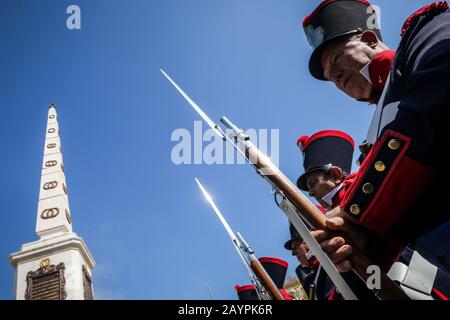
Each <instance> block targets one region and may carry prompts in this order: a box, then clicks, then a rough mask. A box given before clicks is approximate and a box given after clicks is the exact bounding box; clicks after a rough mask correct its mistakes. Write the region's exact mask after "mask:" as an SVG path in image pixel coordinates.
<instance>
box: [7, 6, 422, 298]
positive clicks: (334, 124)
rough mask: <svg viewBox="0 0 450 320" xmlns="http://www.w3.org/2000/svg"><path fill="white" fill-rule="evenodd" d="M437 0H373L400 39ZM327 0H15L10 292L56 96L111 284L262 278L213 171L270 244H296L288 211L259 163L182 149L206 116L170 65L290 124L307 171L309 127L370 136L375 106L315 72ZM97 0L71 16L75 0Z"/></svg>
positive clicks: (280, 252) (108, 293)
mask: <svg viewBox="0 0 450 320" xmlns="http://www.w3.org/2000/svg"><path fill="white" fill-rule="evenodd" d="M428 2H429V1H408V0H396V1H387V0H384V1H373V4H376V5H379V6H380V7H381V13H382V14H381V27H382V29H383V35H384V40H385V42H386V43H387V44H388V45H389V46H391V47H393V48H395V47H396V45H397V44H398V42H399V39H400V36H399V33H400V28H401V25H402V23H403V21H404V20H405V19H406V17H407V16H408V15H409V14H410V13H411V12H413V11H414V10H415V9H417V8H419V7H421V6H422V5H424V4H426V3H428ZM318 3H320V1H316V0H315V1H300V0H283V1H279V0H245V1H244V0H217V1H210V0H152V1H144V0H132V1H119V0H108V1H107V0H89V1H88V0H75V1H64V0H46V1H31V0H30V1H23V0H14V1H1V3H0V39H1V41H0V52H1V55H0V70H1V72H0V137H1V138H0V147H1V150H2V156H1V158H0V167H1V169H0V178H1V179H0V181H1V182H2V183H1V184H0V204H1V210H0V212H1V213H0V225H1V227H0V232H1V233H0V240H1V246H0V299H11V298H12V288H13V270H12V267H11V266H10V265H9V263H8V260H7V257H8V255H9V254H10V253H12V252H15V251H18V250H19V248H20V246H21V244H23V243H26V242H30V241H34V240H36V239H37V235H36V234H35V232H34V229H35V216H36V210H37V203H38V201H37V200H38V191H39V190H38V189H39V179H40V167H41V161H42V153H43V144H44V133H45V124H46V114H47V110H48V109H47V106H48V104H49V103H50V102H55V103H56V104H57V106H58V108H57V110H58V114H59V123H60V127H61V136H62V146H63V157H64V162H65V169H66V177H67V182H68V189H69V197H70V198H69V200H70V207H71V212H72V220H73V226H74V231H75V232H77V233H78V234H79V235H81V236H82V237H83V238H84V240H85V242H86V243H87V245H88V247H89V249H90V251H91V253H92V254H93V256H94V259H95V260H96V263H97V266H96V267H95V269H94V271H93V279H94V291H95V295H96V298H98V299H209V294H208V291H207V289H206V288H205V286H204V280H206V281H207V282H208V283H209V286H210V287H211V290H212V293H213V296H214V298H216V299H235V298H236V295H235V292H234V285H236V284H241V285H243V284H247V283H248V282H249V280H248V278H247V276H246V273H245V271H244V268H243V267H242V266H241V265H240V261H239V259H238V257H237V256H236V253H235V251H234V249H233V248H232V246H231V244H230V242H229V239H228V237H227V235H226V233H225V230H224V229H223V228H222V226H221V225H220V224H219V221H218V220H217V218H216V217H215V216H214V215H213V212H212V211H211V209H210V207H209V206H208V204H207V203H206V202H205V200H204V199H203V197H202V196H201V194H200V192H199V190H198V189H197V187H196V184H195V181H194V177H198V178H199V179H200V180H201V181H202V183H203V184H204V185H205V187H206V188H207V189H208V190H209V192H210V193H211V194H212V195H213V197H214V198H215V200H216V202H217V205H218V206H219V207H220V208H221V209H222V211H223V213H224V215H225V216H226V218H227V219H228V221H229V222H230V224H231V225H232V227H233V228H234V229H235V230H236V231H240V232H241V233H242V234H243V235H244V237H245V238H246V239H247V241H248V242H250V244H251V245H252V246H253V248H254V249H255V251H256V254H257V255H258V256H273V257H279V258H282V259H285V260H287V261H288V262H289V264H290V267H289V273H290V274H293V273H294V269H295V267H296V265H297V263H296V260H295V259H294V258H293V257H291V256H290V253H289V252H288V251H286V250H285V249H284V248H283V244H284V242H285V241H286V240H287V239H288V234H289V232H288V228H287V221H286V218H285V217H284V216H283V215H282V213H281V211H279V209H277V208H276V207H275V205H274V204H273V199H272V197H271V195H270V189H269V187H268V186H267V185H266V184H265V183H264V182H263V181H262V180H261V179H259V178H258V177H257V176H256V175H255V173H254V171H253V170H252V169H251V168H250V167H248V166H242V165H181V166H176V165H174V164H173V163H172V161H171V157H170V155H171V150H172V148H173V147H174V145H175V144H176V143H174V142H172V141H171V134H172V132H173V130H175V129H177V128H185V129H188V130H190V131H192V130H193V126H194V123H193V122H194V121H195V120H198V117H197V116H196V115H195V114H194V112H193V111H192V110H190V109H189V107H188V106H187V105H186V104H185V102H184V100H183V99H182V98H181V97H180V96H179V95H178V94H177V93H176V91H175V90H174V89H173V88H172V87H171V86H170V85H169V83H168V82H167V81H166V80H165V79H164V78H163V77H162V76H161V74H160V73H159V69H160V68H163V69H165V70H166V71H167V72H168V73H169V74H171V76H172V77H173V78H174V79H175V80H176V81H177V82H178V83H179V84H180V85H181V86H182V87H183V88H184V89H185V90H186V91H187V92H188V93H189V94H190V95H191V96H192V97H193V98H194V99H195V100H196V101H197V102H198V103H199V104H200V105H201V106H203V107H204V109H205V110H206V111H207V112H208V113H209V114H210V115H211V116H212V117H213V118H214V119H219V117H221V116H222V115H227V116H228V117H229V118H230V119H231V120H233V121H234V122H236V123H237V124H238V125H239V126H240V127H242V128H265V129H272V128H274V129H279V130H280V147H279V150H280V168H281V169H282V170H283V171H284V172H285V174H286V175H287V176H288V177H290V178H291V179H292V180H295V179H296V178H297V176H298V175H299V174H300V173H301V171H302V169H301V162H300V161H301V156H300V152H299V151H298V149H297V147H296V145H295V140H296V139H297V138H298V137H299V136H301V135H304V134H312V133H314V132H316V131H318V130H322V129H340V130H345V131H347V132H348V133H349V134H351V135H352V136H353V137H354V138H355V140H356V141H357V142H360V141H362V140H363V139H364V136H365V132H366V129H367V127H368V125H369V122H370V119H371V115H372V112H373V108H372V107H370V106H368V105H366V104H363V103H358V102H355V101H352V100H351V99H350V98H348V97H346V96H345V95H344V94H342V93H340V92H338V91H337V90H336V89H335V88H334V86H333V85H332V84H330V83H327V82H319V81H316V80H314V79H313V78H312V77H311V76H310V75H309V73H308V69H307V63H308V58H309V54H310V52H311V49H310V47H309V45H308V44H307V41H306V38H305V36H304V33H303V30H302V29H301V27H300V22H301V21H302V18H303V16H304V15H306V14H307V13H309V12H310V11H311V10H313V9H314V7H315V6H317V4H318ZM70 4H77V5H79V6H80V8H81V30H68V29H67V27H66V19H67V17H68V15H67V14H66V8H67V7H68V6H69V5H70Z"/></svg>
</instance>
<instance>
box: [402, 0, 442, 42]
mask: <svg viewBox="0 0 450 320" xmlns="http://www.w3.org/2000/svg"><path fill="white" fill-rule="evenodd" d="M446 10H448V3H447V1H439V2H437V3H431V4H429V5H426V6H424V7H422V8H420V9H419V10H417V11H416V12H414V13H413V14H411V15H410V16H409V17H408V19H406V21H405V23H404V24H403V26H402V32H401V33H400V36H402V37H403V35H404V34H405V33H406V31H408V28H409V26H410V25H411V24H412V23H413V21H414V19H416V18H418V17H420V16H423V15H426V14H428V13H431V14H433V13H439V11H442V12H444V11H446Z"/></svg>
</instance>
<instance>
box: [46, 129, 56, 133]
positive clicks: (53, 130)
mask: <svg viewBox="0 0 450 320" xmlns="http://www.w3.org/2000/svg"><path fill="white" fill-rule="evenodd" d="M55 131H56V129H55V128H50V129H48V130H47V132H48V133H55Z"/></svg>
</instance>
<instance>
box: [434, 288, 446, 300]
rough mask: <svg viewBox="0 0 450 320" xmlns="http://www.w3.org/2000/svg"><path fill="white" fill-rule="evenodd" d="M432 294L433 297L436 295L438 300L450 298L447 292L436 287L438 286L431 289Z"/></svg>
mask: <svg viewBox="0 0 450 320" xmlns="http://www.w3.org/2000/svg"><path fill="white" fill-rule="evenodd" d="M431 295H432V296H433V297H434V296H436V298H437V300H446V301H448V300H449V299H448V297H447V296H446V295H445V294H443V293H442V292H441V291H439V290H438V289H436V288H433V289H432V290H431Z"/></svg>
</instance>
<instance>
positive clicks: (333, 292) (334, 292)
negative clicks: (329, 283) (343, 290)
mask: <svg viewBox="0 0 450 320" xmlns="http://www.w3.org/2000/svg"><path fill="white" fill-rule="evenodd" d="M335 295H336V287H334V289H333V291H332V292H331V294H330V295H329V296H328V298H327V300H328V301H331V300H333V299H334V296H335Z"/></svg>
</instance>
